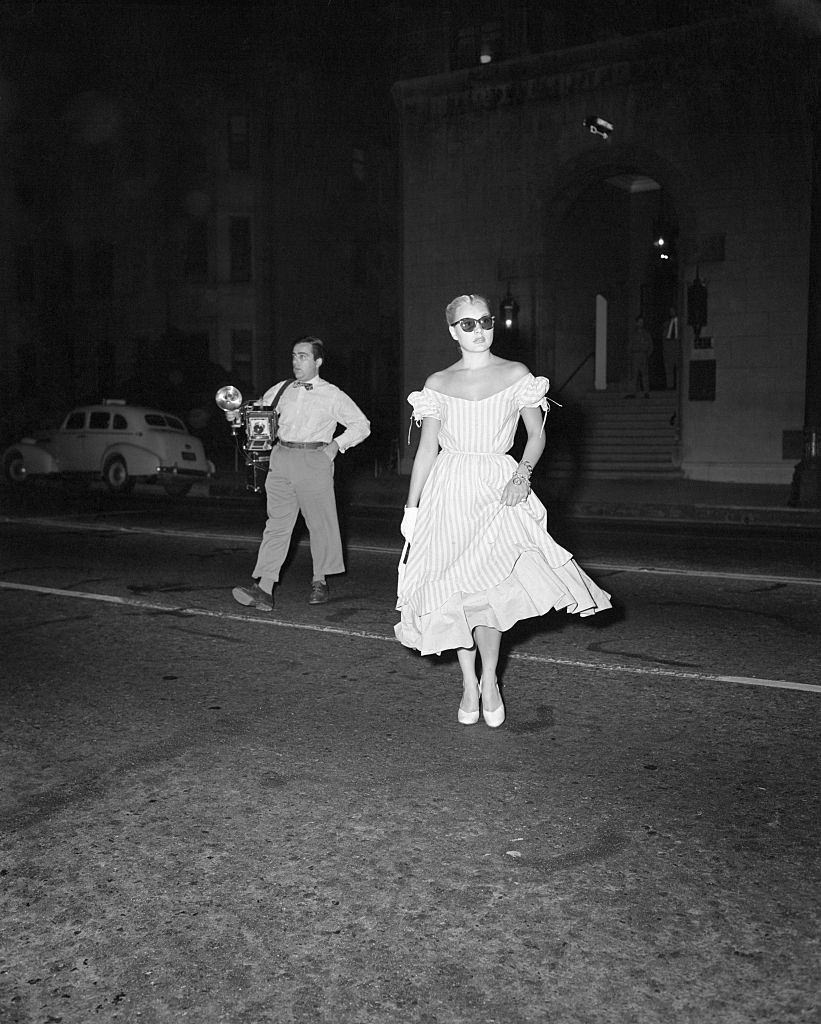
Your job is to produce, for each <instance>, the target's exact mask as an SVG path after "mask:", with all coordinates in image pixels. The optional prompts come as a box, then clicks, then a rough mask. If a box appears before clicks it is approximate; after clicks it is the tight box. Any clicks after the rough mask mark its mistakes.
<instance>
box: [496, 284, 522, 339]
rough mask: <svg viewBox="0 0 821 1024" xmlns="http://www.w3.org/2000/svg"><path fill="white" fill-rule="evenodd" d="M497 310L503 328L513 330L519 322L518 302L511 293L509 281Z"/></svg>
mask: <svg viewBox="0 0 821 1024" xmlns="http://www.w3.org/2000/svg"><path fill="white" fill-rule="evenodd" d="M499 312H500V314H501V320H502V325H503V326H504V329H505V330H506V331H510V332H513V331H515V330H516V328H517V326H518V322H519V304H518V302H517V301H516V300H515V299H514V298H513V295H512V294H511V291H510V282H508V285H507V292H506V293H505V295H504V297H503V299H502V301H501V302H500V303H499Z"/></svg>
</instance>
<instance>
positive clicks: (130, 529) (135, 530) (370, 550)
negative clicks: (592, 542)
mask: <svg viewBox="0 0 821 1024" xmlns="http://www.w3.org/2000/svg"><path fill="white" fill-rule="evenodd" d="M0 523H15V524H20V523H25V524H29V523H34V524H35V525H38V526H50V527H52V528H53V527H56V528H57V529H64V530H80V531H86V532H89V533H122V534H135V535H138V534H145V535H148V536H153V537H169V538H170V537H175V538H178V539H180V540H210V541H219V542H222V543H224V544H225V543H231V544H249V545H253V546H254V547H256V546H258V545H259V537H256V536H255V537H249V536H248V535H247V534H236V533H205V532H197V531H193V530H164V529H158V528H156V527H150V526H116V525H112V524H111V523H105V524H98V523H72V522H68V521H66V520H60V519H49V518H46V517H43V516H40V517H37V518H33V519H27V518H24V517H22V516H0ZM307 545H308V540H307V538H303V539H302V540H300V541H299V547H307ZM347 547H348V551H359V552H362V553H366V554H372V555H392V556H395V557H396V559H397V561H398V559H399V555H400V554H401V551H402V546H401V544H399V543H397V544H396V545H376V544H348V546H347ZM582 561H583V564H584V568H585V569H590V570H591V571H592V572H617V573H624V572H626V573H636V574H638V575H642V574H646V575H650V576H677V577H682V578H684V577H689V578H696V579H711V580H731V581H735V582H737V583H762V584H772V583H784V584H796V585H799V586H802V587H821V579H816V578H814V577H812V576H807V577H805V576H773V575H767V574H764V573H750V572H716V571H714V570H708V569H672V568H665V567H663V566H649V565H618V564H613V563H612V562H588V561H587V560H586V559H582Z"/></svg>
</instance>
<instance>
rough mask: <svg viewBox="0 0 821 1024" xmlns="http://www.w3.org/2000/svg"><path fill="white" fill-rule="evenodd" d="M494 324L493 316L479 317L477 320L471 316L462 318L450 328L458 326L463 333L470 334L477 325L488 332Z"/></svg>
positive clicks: (494, 318)
mask: <svg viewBox="0 0 821 1024" xmlns="http://www.w3.org/2000/svg"><path fill="white" fill-rule="evenodd" d="M495 322H496V317H495V316H480V317H479V319H478V320H477V319H476V318H475V317H472V316H465V317H462V319H461V320H456V321H455V322H454V323H452V324H451V325H450V326H451V327H456V325H457V324H458V325H459V326H460V327H461V328H462V330H463V331H465V332H466V333H467V334H472V333H473V332H474V331H475V330H476V325H477V324H478V325H479V326H480V327H481V328H482V330H483V331H489V330H490V329H491V327H493V325H494V323H495Z"/></svg>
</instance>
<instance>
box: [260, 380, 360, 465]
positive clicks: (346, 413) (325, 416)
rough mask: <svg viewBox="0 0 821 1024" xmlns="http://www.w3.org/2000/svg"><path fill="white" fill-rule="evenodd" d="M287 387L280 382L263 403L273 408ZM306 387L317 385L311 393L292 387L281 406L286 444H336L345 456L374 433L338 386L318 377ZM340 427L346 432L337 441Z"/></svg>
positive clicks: (278, 431)
mask: <svg viewBox="0 0 821 1024" xmlns="http://www.w3.org/2000/svg"><path fill="white" fill-rule="evenodd" d="M284 383H285V382H284V381H280V382H279V383H278V384H274V386H273V387H271V388H268V390H267V391H266V392H265V394H264V395H263V396H262V398H261V399H260V403H261V404H262V405H270V404H271V403H272V402H273V400H274V398H275V397H276V393H277V391H278V390H279V389H280V387H281V386H282V385H283V384H284ZM306 383H308V384H311V385H313V386H312V388H311V389H310V391H309V390H308V388H305V387H302V386H301V385H298V384H296V383H294V384H291V386H290V387H288V388H286V389H285V391H284V392H283V394H282V398H280V400H279V404H278V405H277V413H278V415H279V426H278V429H277V433H278V434H279V436H280V438H281V439H282V440H283V441H293V442H296V443H305V442H309V441H314V442H316V441H321V442H323V444H330V443H331V441H333V440H336V443H337V445H338V446H339V450H340V452H344V451H347V450H348V448H353V446H354V445H357V444H359V442H360V441H364V440H365V438H366V437H367V436H368V435H369V434H370V432H371V425H370V423H369V422H368V420H367V419H366V417H365V414H364V413H363V412H362V410H361V409H360V408H359V406H358V405H357V404H356V402H354V400H353V399H352V398H349V397H348V396H347V395H346V394H345V392H344V391H341V390H340V389H339V388H338V387H337V386H336V385H335V384H329V383H328V381H326V380H322V378H321V377H318V376H317V377H314V378H313V380H310V381H306ZM337 424H341V425H342V426H343V427H345V430H344V431H343V432H342V433H341V434H340V435H339V437H337V438H334V431H335V430H336V427H337Z"/></svg>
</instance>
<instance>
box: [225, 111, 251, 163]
mask: <svg viewBox="0 0 821 1024" xmlns="http://www.w3.org/2000/svg"><path fill="white" fill-rule="evenodd" d="M228 166H229V167H230V168H231V170H232V171H247V170H248V168H249V167H250V166H251V147H250V140H249V132H248V118H247V117H245V116H244V115H241V114H236V115H235V116H234V117H229V118H228Z"/></svg>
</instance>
